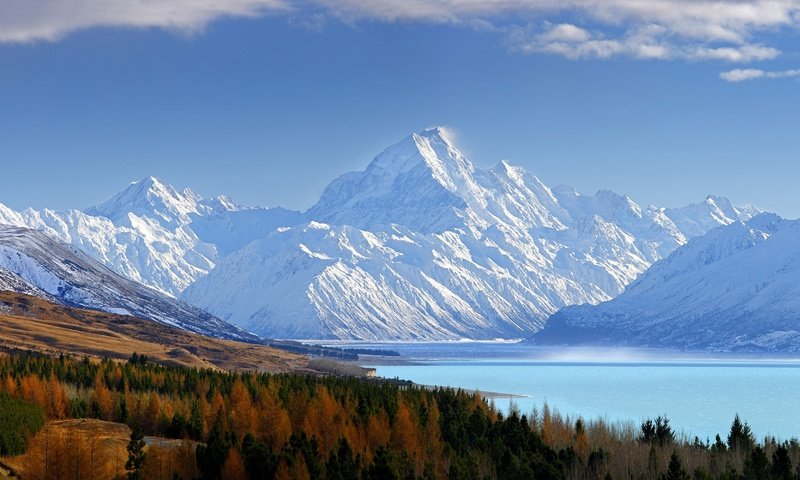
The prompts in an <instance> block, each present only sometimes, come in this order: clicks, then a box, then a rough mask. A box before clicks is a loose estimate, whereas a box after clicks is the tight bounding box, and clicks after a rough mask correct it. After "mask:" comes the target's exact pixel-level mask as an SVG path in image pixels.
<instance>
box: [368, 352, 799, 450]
mask: <svg viewBox="0 0 800 480" xmlns="http://www.w3.org/2000/svg"><path fill="white" fill-rule="evenodd" d="M370 347H375V348H386V349H391V350H395V351H398V352H400V353H401V355H402V360H403V361H407V362H413V363H410V364H395V365H380V364H377V365H372V366H374V367H376V368H377V371H378V375H380V376H383V377H387V378H395V377H396V378H401V379H406V380H411V381H413V382H416V383H419V384H424V385H446V386H451V387H460V388H464V389H469V390H476V389H477V390H481V391H486V392H502V393H509V394H516V395H522V397H519V398H514V399H513V402H515V403H516V404H517V405H518V406H519V408H520V410H521V411H522V412H523V413H526V412H530V411H531V410H532V409H533V407H534V405H537V406H539V407H541V406H542V405H543V404H544V402H545V401H546V402H547V403H548V404H550V406H551V407H555V408H557V409H558V410H559V411H560V412H561V413H562V414H568V415H570V416H571V417H575V416H578V415H580V416H582V417H584V418H586V419H592V418H599V417H605V418H606V419H608V420H611V421H633V422H635V423H636V424H637V425H638V424H639V423H640V422H641V421H642V420H644V419H646V418H655V417H656V416H658V415H664V414H666V415H667V416H668V417H669V418H670V424H671V425H672V426H673V428H674V429H675V430H676V431H678V432H682V433H684V434H686V435H687V436H689V438H693V437H694V436H695V435H696V436H698V437H700V438H701V439H702V440H704V441H705V439H706V437H708V438H710V439H711V440H712V441H713V439H714V435H716V434H717V433H719V434H720V435H721V436H722V438H723V439H724V438H725V436H726V435H727V432H728V430H729V428H730V424H731V421H732V420H733V417H734V415H736V414H737V413H738V414H739V415H740V416H741V417H742V419H743V420H745V421H747V422H748V423H749V424H750V425H751V427H752V428H753V432H754V433H755V434H756V435H757V437H759V438H763V437H764V436H766V435H771V436H775V437H778V438H781V439H788V438H792V437H799V436H800V362H798V361H797V360H796V359H792V358H764V357H734V356H724V355H722V356H711V355H687V354H681V353H674V352H673V353H667V354H664V353H663V352H648V351H641V350H640V351H633V350H603V349H595V350H593V349H577V350H576V349H573V350H563V349H543V348H536V347H530V346H521V345H514V344H480V343H469V344H391V345H371V346H370ZM509 401H510V400H509V399H507V398H505V399H504V398H499V399H496V400H495V404H496V406H497V407H498V408H500V409H501V410H504V411H507V410H508V407H509Z"/></svg>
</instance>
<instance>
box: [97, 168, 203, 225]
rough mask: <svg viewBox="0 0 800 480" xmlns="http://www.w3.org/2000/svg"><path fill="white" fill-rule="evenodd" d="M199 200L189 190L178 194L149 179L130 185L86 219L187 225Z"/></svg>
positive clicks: (155, 180)
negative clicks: (135, 219)
mask: <svg viewBox="0 0 800 480" xmlns="http://www.w3.org/2000/svg"><path fill="white" fill-rule="evenodd" d="M199 199H200V197H198V196H197V195H195V194H194V192H192V191H191V190H189V189H186V190H184V191H183V192H179V191H177V190H176V189H175V188H173V187H172V186H171V185H169V184H167V183H164V182H162V181H161V180H160V179H158V178H156V177H153V176H148V177H144V178H143V179H141V180H139V181H136V182H133V183H131V184H130V185H128V187H127V188H125V189H124V190H122V191H121V192H119V193H117V194H116V195H114V196H113V197H111V198H110V199H108V200H106V201H105V202H103V203H101V204H99V205H96V206H94V207H90V208H88V209H86V210H85V213H87V214H89V215H97V216H103V217H106V218H109V219H110V220H111V221H113V222H114V223H117V224H128V223H130V218H129V214H134V215H136V216H139V217H148V218H151V219H153V220H156V221H158V222H159V223H162V224H166V225H169V226H173V227H176V226H178V225H180V224H183V223H187V222H188V221H189V218H188V215H189V213H193V212H196V211H197V202H198V200H199Z"/></svg>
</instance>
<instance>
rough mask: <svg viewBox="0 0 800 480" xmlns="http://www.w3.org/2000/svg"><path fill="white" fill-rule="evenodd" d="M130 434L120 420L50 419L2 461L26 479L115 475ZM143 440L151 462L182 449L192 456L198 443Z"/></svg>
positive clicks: (119, 471)
mask: <svg viewBox="0 0 800 480" xmlns="http://www.w3.org/2000/svg"><path fill="white" fill-rule="evenodd" d="M130 435H131V429H130V428H128V426H127V425H125V424H122V423H113V422H104V421H102V420H95V419H86V418H82V419H74V420H57V421H51V422H47V425H45V427H44V428H43V429H42V430H41V431H40V432H39V433H38V434H37V435H36V436H35V437H34V438H33V439H31V446H30V448H29V449H28V452H27V453H26V454H24V455H20V456H17V457H7V458H3V459H2V462H3V463H4V464H6V465H8V466H9V467H11V468H12V469H13V471H14V472H15V473H16V474H17V475H19V476H20V477H21V478H23V479H26V480H27V479H31V480H36V479H39V478H41V479H45V478H65V479H73V478H74V479H76V480H78V479H86V478H94V479H97V480H101V479H111V478H116V477H118V476H120V475H123V476H124V474H125V473H126V472H125V462H126V460H127V459H128V452H127V450H126V447H127V445H128V441H129V440H130ZM145 444H146V446H145V453H146V454H147V455H148V456H150V457H152V458H151V459H150V463H151V464H153V466H158V465H157V463H158V462H159V461H160V460H166V461H169V460H170V459H172V460H176V458H177V457H179V456H180V455H181V454H182V453H183V450H187V452H186V453H188V454H189V456H193V455H194V448H195V447H196V446H197V444H196V442H191V441H184V440H173V439H166V438H161V437H145ZM170 457H171V458H170ZM172 463H173V464H177V463H178V462H177V461H173V462H172ZM45 465H47V468H45ZM161 470H162V471H163V470H164V469H163V468H161ZM0 475H2V473H0ZM2 478H3V477H2V476H0V479H2ZM148 478H149V477H148ZM167 478H169V476H168V477H167Z"/></svg>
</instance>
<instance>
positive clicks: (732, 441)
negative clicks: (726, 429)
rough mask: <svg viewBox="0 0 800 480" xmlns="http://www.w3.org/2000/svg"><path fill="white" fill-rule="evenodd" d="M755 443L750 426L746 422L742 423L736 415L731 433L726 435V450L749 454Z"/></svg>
mask: <svg viewBox="0 0 800 480" xmlns="http://www.w3.org/2000/svg"><path fill="white" fill-rule="evenodd" d="M755 443H756V442H755V439H754V438H753V433H752V431H751V430H750V425H748V424H747V422H742V420H741V419H740V418H739V414H738V413H737V414H736V417H734V419H733V423H732V424H731V431H730V433H729V434H728V448H729V449H731V450H741V451H744V452H749V451H750V450H752V448H753V447H754V446H755Z"/></svg>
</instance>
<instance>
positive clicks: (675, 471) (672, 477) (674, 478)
mask: <svg viewBox="0 0 800 480" xmlns="http://www.w3.org/2000/svg"><path fill="white" fill-rule="evenodd" d="M689 478H690V477H689V474H688V473H686V470H684V469H683V465H681V460H680V458H678V452H675V451H673V452H672V456H670V457H669V466H668V467H667V473H665V474H664V475H661V480H689Z"/></svg>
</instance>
